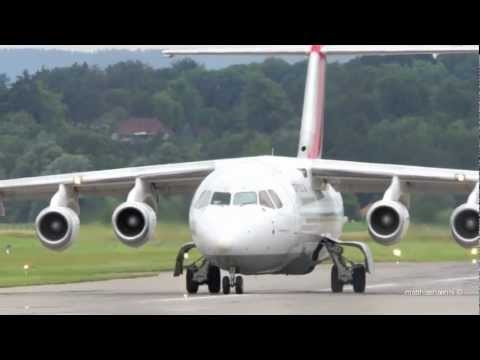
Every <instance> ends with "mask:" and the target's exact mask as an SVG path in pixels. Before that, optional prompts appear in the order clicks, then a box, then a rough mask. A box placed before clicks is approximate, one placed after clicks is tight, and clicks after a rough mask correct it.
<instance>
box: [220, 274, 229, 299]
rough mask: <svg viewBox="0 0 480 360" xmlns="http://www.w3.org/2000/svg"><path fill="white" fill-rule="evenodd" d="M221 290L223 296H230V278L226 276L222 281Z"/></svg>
mask: <svg viewBox="0 0 480 360" xmlns="http://www.w3.org/2000/svg"><path fill="white" fill-rule="evenodd" d="M222 288H223V293H224V294H225V295H228V294H230V278H229V277H228V276H225V277H224V278H223V280H222Z"/></svg>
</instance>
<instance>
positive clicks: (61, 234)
mask: <svg viewBox="0 0 480 360" xmlns="http://www.w3.org/2000/svg"><path fill="white" fill-rule="evenodd" d="M79 228H80V219H79V217H78V215H77V213H76V212H75V211H73V210H72V209H70V208H66V207H49V208H46V209H44V210H43V211H42V212H41V213H40V214H39V215H38V217H37V219H36V220H35V229H36V233H37V237H38V239H39V240H40V242H41V243H42V245H43V246H45V247H46V248H47V249H49V250H54V251H64V250H66V249H68V248H69V247H70V246H71V245H72V244H73V242H74V241H75V240H76V238H77V235H78V231H79Z"/></svg>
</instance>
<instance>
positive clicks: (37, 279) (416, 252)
mask: <svg viewBox="0 0 480 360" xmlns="http://www.w3.org/2000/svg"><path fill="white" fill-rule="evenodd" d="M190 239H191V238H190V233H189V229H188V227H187V226H186V225H183V224H160V225H159V226H158V234H157V240H156V241H153V242H152V243H150V244H148V245H147V246H145V247H143V248H141V249H130V248H128V247H126V246H124V245H122V244H121V243H120V242H119V241H117V240H116V238H115V236H114V235H113V232H112V229H111V228H110V227H108V226H104V225H84V226H82V228H81V232H80V237H79V239H78V241H77V242H76V243H75V244H74V245H73V246H72V247H71V248H70V249H69V250H67V251H66V252H63V253H55V252H51V251H49V250H46V249H44V248H43V247H42V246H41V245H40V243H39V242H38V240H37V239H36V238H35V235H34V232H33V230H32V228H31V226H28V227H27V226H16V227H14V228H12V226H6V225H0V287H10V286H24V285H39V284H57V283H70V282H81V281H91V280H106V279H115V278H130V277H137V276H145V275H153V274H155V273H158V272H161V271H170V270H171V269H172V268H173V266H174V263H175V258H176V255H177V251H178V249H179V247H180V246H181V245H183V244H184V243H186V242H189V241H190ZM344 239H345V240H355V241H365V242H367V243H368V244H369V245H370V246H371V249H372V251H373V253H374V256H375V260H376V261H377V262H391V261H397V260H398V258H396V257H394V256H393V249H396V248H398V249H401V250H402V252H403V256H402V258H401V261H408V262H431V261H471V259H472V256H471V255H470V252H468V251H466V250H464V249H462V248H460V247H459V246H458V245H457V244H456V243H455V242H453V240H451V239H450V236H449V230H448V228H446V227H445V228H442V227H429V226H413V227H412V229H411V231H410V232H409V235H408V237H407V238H406V239H405V240H403V241H402V242H401V243H400V244H399V245H397V246H394V247H383V246H380V245H377V244H375V243H373V242H372V241H371V240H370V239H369V237H368V233H367V231H366V227H365V225H364V224H349V225H348V226H347V228H346V234H345V236H344ZM7 245H11V247H12V250H11V254H10V255H7V254H6V252H5V249H6V247H7ZM347 254H348V255H351V256H352V257H353V258H354V259H359V256H358V254H357V253H355V252H352V251H349V252H348V253H347ZM194 256H195V255H194ZM197 256H198V254H197ZM27 264H28V265H29V267H30V268H29V270H28V272H25V271H24V265H27Z"/></svg>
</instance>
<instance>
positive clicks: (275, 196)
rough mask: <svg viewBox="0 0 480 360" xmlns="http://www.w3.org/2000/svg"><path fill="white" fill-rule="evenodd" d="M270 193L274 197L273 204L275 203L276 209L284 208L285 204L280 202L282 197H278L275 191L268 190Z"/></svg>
mask: <svg viewBox="0 0 480 360" xmlns="http://www.w3.org/2000/svg"><path fill="white" fill-rule="evenodd" d="M268 193H269V194H270V196H271V197H272V200H273V202H274V203H275V207H276V208H277V209H281V208H283V203H282V200H280V197H279V196H278V195H277V193H276V192H275V191H273V190H268Z"/></svg>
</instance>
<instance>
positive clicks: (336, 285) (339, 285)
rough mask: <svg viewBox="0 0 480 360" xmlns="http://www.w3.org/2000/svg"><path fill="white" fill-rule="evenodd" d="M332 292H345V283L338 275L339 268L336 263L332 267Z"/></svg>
mask: <svg viewBox="0 0 480 360" xmlns="http://www.w3.org/2000/svg"><path fill="white" fill-rule="evenodd" d="M331 281H332V292H333V293H334V294H338V293H341V292H343V286H344V285H345V284H344V283H343V282H342V281H341V280H340V278H339V277H338V268H337V266H336V265H334V266H333V268H332V279H331Z"/></svg>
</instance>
